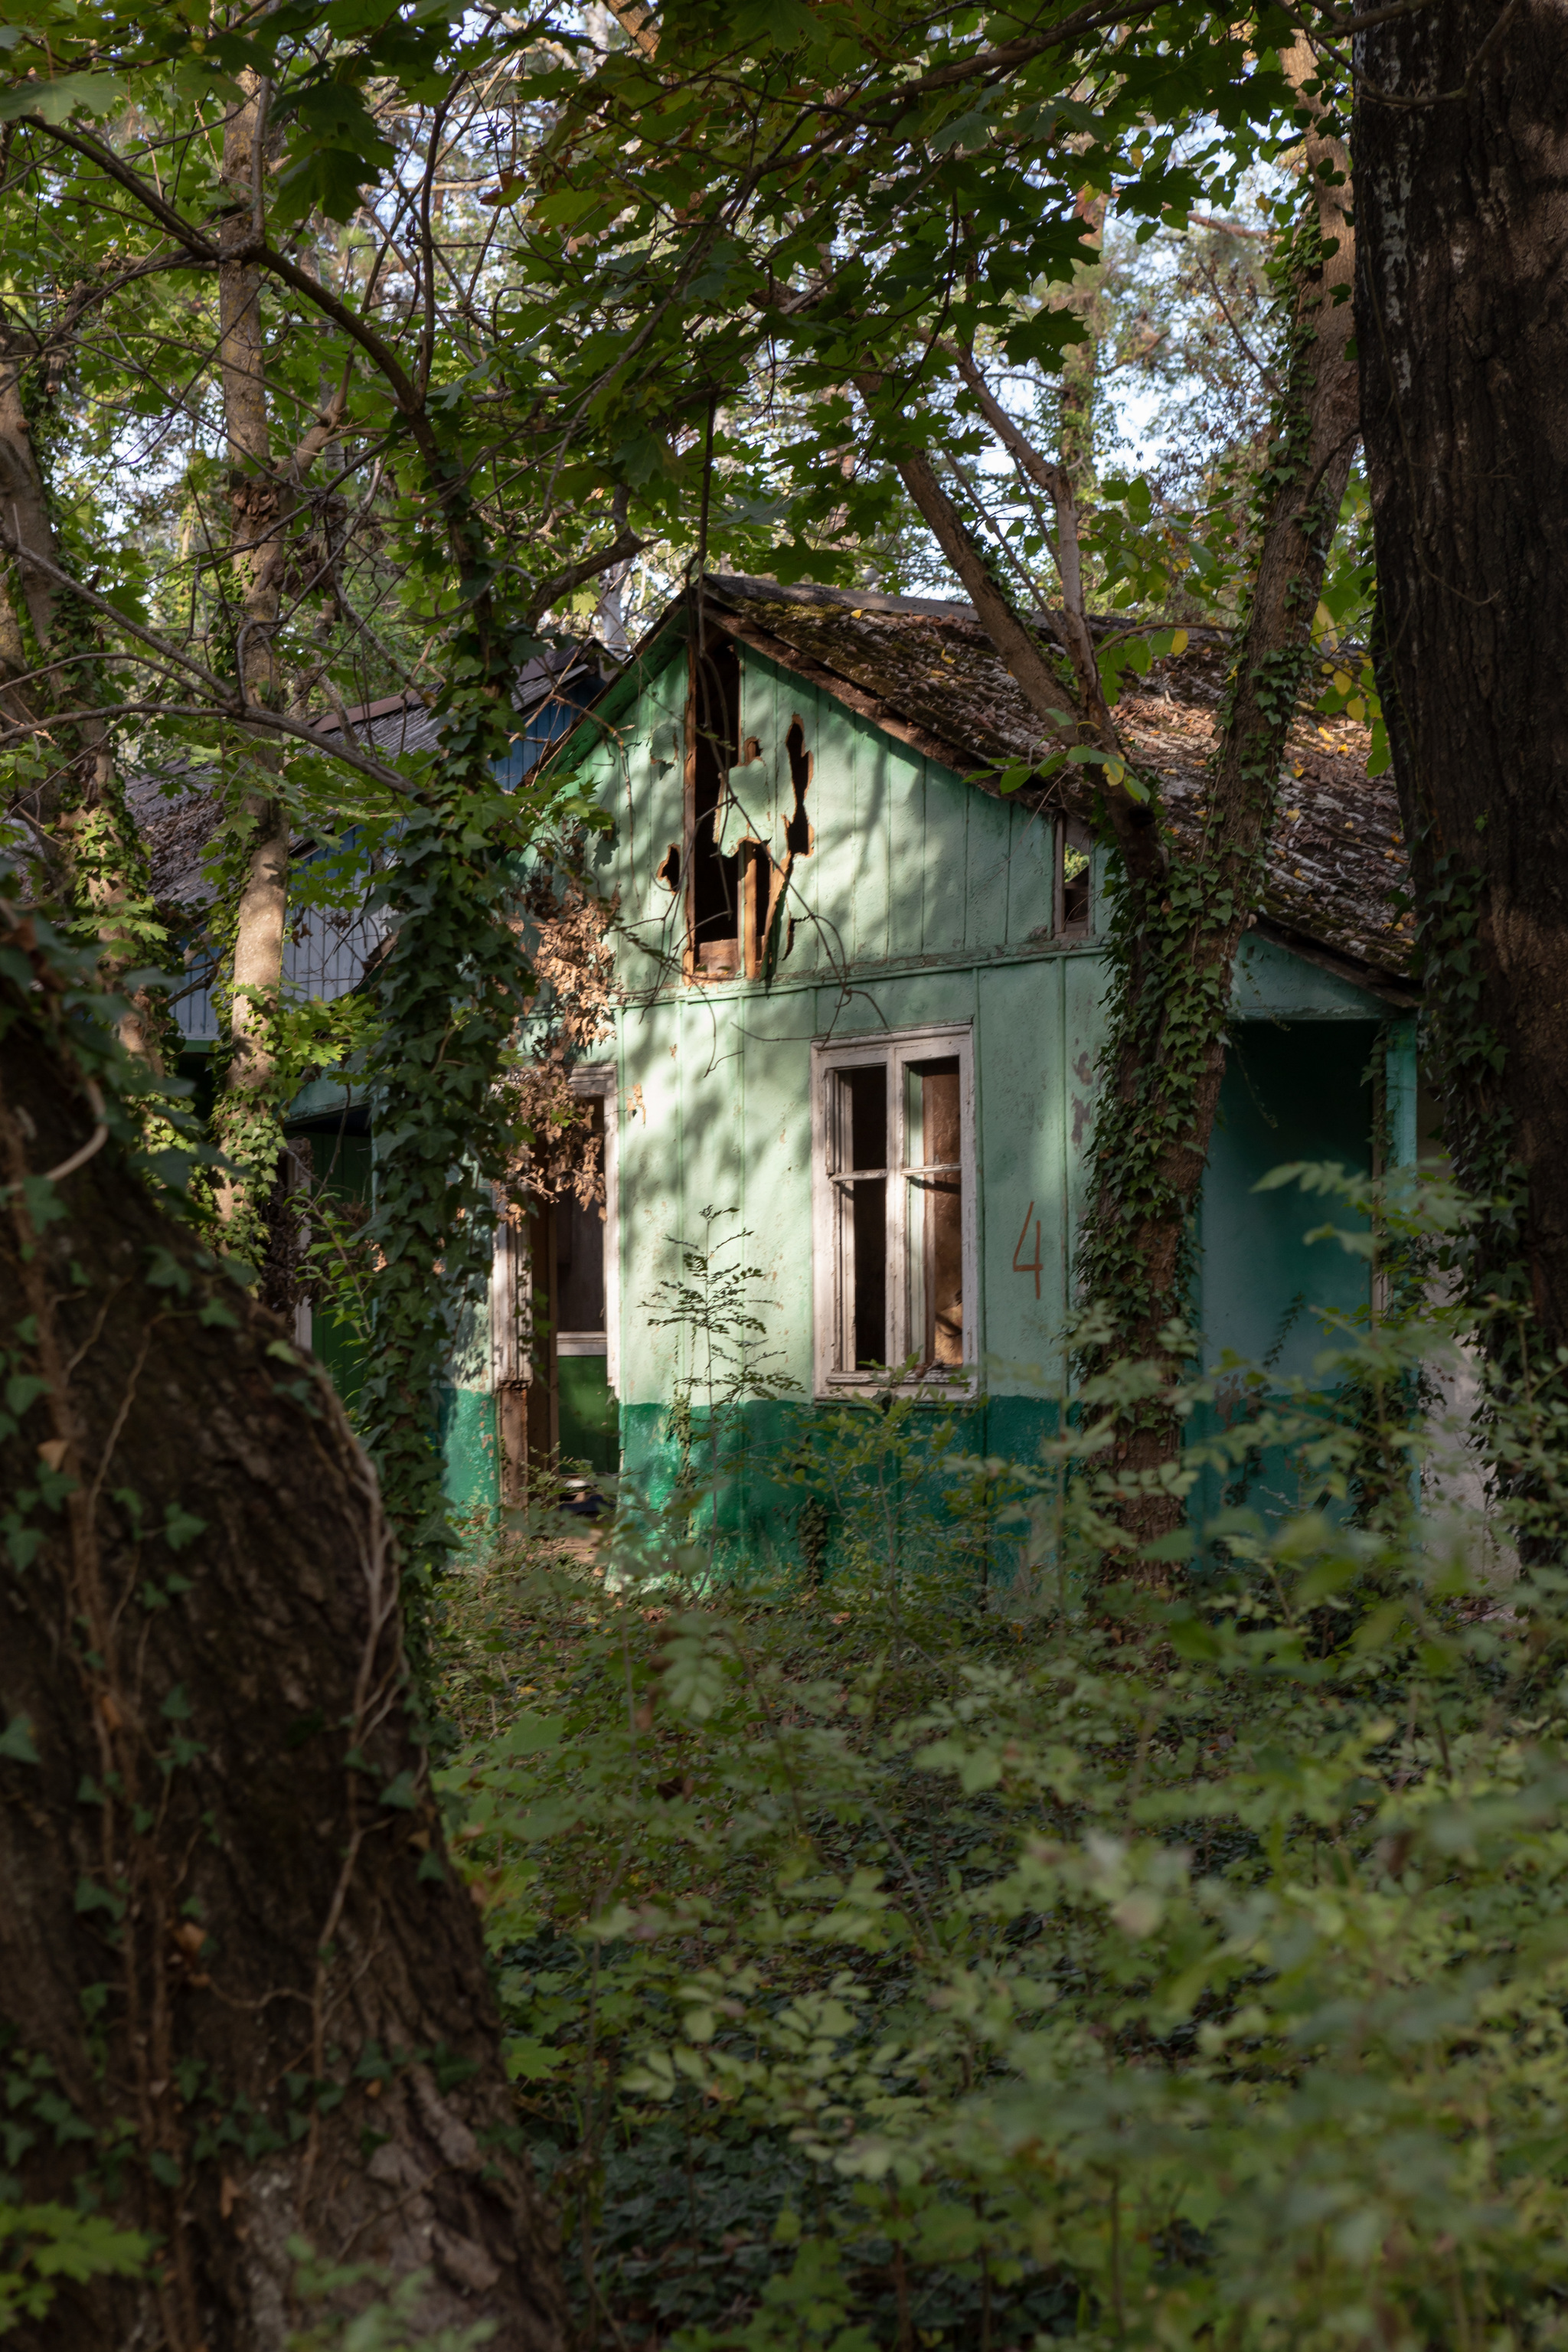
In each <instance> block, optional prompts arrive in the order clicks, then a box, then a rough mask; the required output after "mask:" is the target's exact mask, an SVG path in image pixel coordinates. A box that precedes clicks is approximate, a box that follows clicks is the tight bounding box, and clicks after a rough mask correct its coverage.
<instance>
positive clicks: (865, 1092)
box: [817, 1033, 977, 1385]
mask: <svg viewBox="0 0 1568 2352" xmlns="http://www.w3.org/2000/svg"><path fill="white" fill-rule="evenodd" d="M950 1036H951V1033H947V1034H938V1035H934V1036H930V1037H924V1038H922V1037H918V1036H911V1037H909V1038H908V1039H907V1040H906V1039H895V1040H891V1041H889V1045H888V1046H887V1048H886V1050H885V1051H882V1052H879V1053H873V1052H872V1051H869V1050H868V1048H867V1047H866V1046H865V1045H859V1046H856V1047H853V1048H851V1049H849V1050H850V1051H852V1053H853V1056H854V1058H853V1059H852V1060H847V1061H845V1062H840V1063H837V1064H832V1063H830V1064H829V1065H828V1066H827V1067H826V1069H825V1070H824V1072H823V1078H822V1083H823V1086H824V1088H825V1097H824V1102H823V1109H824V1113H825V1120H824V1128H825V1141H826V1147H827V1150H826V1166H825V1167H824V1168H823V1169H822V1171H821V1172H820V1175H819V1178H818V1182H819V1184H821V1185H823V1186H824V1187H825V1189H826V1198H824V1197H823V1193H822V1192H819V1193H818V1198H819V1200H820V1201H822V1205H823V1207H824V1209H825V1210H826V1213H827V1216H828V1219H829V1223H828V1224H827V1225H826V1227H822V1226H819V1227H818V1233H819V1235H820V1243H819V1246H822V1245H826V1247H827V1248H828V1249H829V1250H830V1252H831V1266H830V1270H829V1268H828V1267H827V1266H826V1265H825V1266H823V1267H822V1269H821V1274H822V1276H824V1277H826V1279H824V1280H823V1281H822V1283H821V1286H820V1287H819V1289H818V1293H817V1296H818V1300H819V1312H821V1313H823V1314H824V1316H825V1318H826V1319H825V1320H824V1321H823V1322H822V1323H820V1324H819V1325H818V1331H819V1334H820V1335H821V1344H822V1354H821V1355H819V1357H818V1363H819V1366H820V1367H821V1376H823V1377H826V1379H827V1380H829V1381H845V1382H850V1381H860V1382H861V1383H863V1384H866V1385H875V1384H876V1381H879V1379H881V1378H882V1377H885V1376H886V1374H887V1372H888V1371H889V1370H891V1371H892V1372H893V1373H894V1374H895V1375H898V1374H899V1372H900V1368H902V1367H906V1366H907V1367H910V1369H912V1370H914V1371H915V1372H916V1373H917V1375H919V1374H922V1373H923V1374H927V1375H930V1374H934V1373H937V1372H942V1373H944V1374H948V1375H951V1374H952V1373H954V1372H959V1371H962V1370H963V1369H964V1368H965V1367H968V1368H970V1369H971V1370H973V1364H974V1360H975V1356H976V1353H977V1349H976V1345H975V1341H976V1338H977V1335H976V1334H975V1332H974V1331H973V1328H968V1329H966V1327H965V1322H964V1305H965V1302H964V1276H963V1268H964V1256H965V1249H966V1246H967V1247H969V1248H970V1249H973V1235H971V1234H968V1232H967V1227H966V1224H965V1219H966V1216H967V1215H968V1214H969V1213H970V1211H971V1207H972V1204H971V1202H970V1201H969V1199H968V1197H967V1194H966V1192H965V1185H964V1173H963V1171H964V1166H965V1163H966V1161H967V1160H968V1159H969V1157H970V1153H971V1151H972V1149H973V1145H972V1139H968V1131H967V1129H966V1128H965V1124H964V1122H965V1120H966V1119H967V1118H969V1117H970V1115H971V1114H970V1110H969V1108H968V1096H967V1094H966V1092H965V1077H964V1073H965V1071H966V1069H967V1062H966V1060H965V1057H964V1049H963V1047H962V1046H960V1048H959V1050H958V1051H957V1052H953V1051H952V1050H951V1049H950V1050H948V1051H945V1052H944V1051H942V1050H941V1048H942V1047H943V1046H947V1045H948V1044H949V1038H950ZM972 1320H973V1310H972ZM868 1376H874V1378H868Z"/></svg>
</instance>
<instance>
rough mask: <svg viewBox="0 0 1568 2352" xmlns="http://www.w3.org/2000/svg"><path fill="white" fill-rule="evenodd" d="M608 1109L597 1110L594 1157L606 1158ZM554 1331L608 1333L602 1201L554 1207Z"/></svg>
mask: <svg viewBox="0 0 1568 2352" xmlns="http://www.w3.org/2000/svg"><path fill="white" fill-rule="evenodd" d="M604 1138H605V1106H604V1104H603V1103H602V1102H597V1101H596V1102H595V1105H594V1141H595V1158H596V1159H597V1160H598V1161H599V1162H600V1164H601V1165H602V1164H603V1161H604V1156H605V1141H604ZM555 1328H556V1333H557V1337H558V1338H559V1337H561V1336H563V1335H564V1334H568V1333H570V1334H573V1335H574V1336H575V1337H578V1338H587V1337H590V1336H591V1337H594V1338H602V1337H603V1336H604V1332H605V1219H604V1214H603V1212H602V1211H601V1209H600V1208H599V1206H598V1204H597V1202H595V1204H594V1205H593V1206H592V1207H590V1208H586V1209H585V1208H584V1206H583V1204H582V1202H580V1201H579V1200H578V1198H577V1196H576V1194H575V1193H574V1192H568V1193H567V1194H566V1195H565V1197H564V1199H563V1200H561V1201H559V1202H557V1203H556V1207H555Z"/></svg>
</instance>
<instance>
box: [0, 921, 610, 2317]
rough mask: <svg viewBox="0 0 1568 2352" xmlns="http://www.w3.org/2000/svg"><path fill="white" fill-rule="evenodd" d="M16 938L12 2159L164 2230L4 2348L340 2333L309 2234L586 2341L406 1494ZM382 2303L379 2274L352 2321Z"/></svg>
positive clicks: (348, 2284) (1, 1817)
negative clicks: (205, 1238) (447, 1801)
mask: <svg viewBox="0 0 1568 2352" xmlns="http://www.w3.org/2000/svg"><path fill="white" fill-rule="evenodd" d="M0 944H3V945H4V947H5V953H6V961H7V967H8V969H13V970H15V969H18V968H19V967H20V960H21V958H22V957H23V956H24V955H26V956H28V958H29V960H30V961H31V964H32V969H33V972H34V975H35V978H36V981H37V985H35V986H33V987H31V988H29V987H27V986H26V985H23V986H18V985H16V983H15V982H11V981H7V982H5V986H4V992H3V994H0V1181H4V1183H5V1188H6V1189H5V1194H4V1196H3V1197H0V1349H4V1351H5V1371H6V1375H7V1381H8V1386H7V1390H6V1401H7V1405H8V1414H7V1417H6V1418H5V1419H4V1420H3V1421H0V1478H3V1486H0V1491H3V1493H4V1496H5V1511H6V1514H7V1517H6V1518H5V1534H6V1545H5V1553H4V1555H3V1565H0V1582H3V1585H4V1596H5V1644H4V1649H3V1651H0V1709H3V1713H4V1718H5V1720H4V1728H3V1731H0V1883H3V1884H4V1886H5V1902H4V1904H3V1905H0V2048H3V2071H4V2072H5V2075H6V2078H7V2106H6V2121H7V2126H8V2132H9V2135H10V2152H9V2154H8V2157H7V2165H6V2169H7V2171H8V2172H9V2173H12V2174H16V2175H19V2176H20V2181H21V2189H22V2195H23V2197H24V2198H25V2199H26V2200H29V2201H32V2202H43V2201H47V2200H58V2201H62V2202H64V2203H66V2204H68V2205H69V2204H71V2203H73V2202H74V2201H75V2200H76V2197H77V2196H78V2194H79V2193H80V2192H81V2191H83V2190H86V2191H88V2192H89V2195H90V2196H91V2197H92V2198H93V2199H96V2200H97V2201H98V2203H99V2205H100V2209H101V2210H103V2211H104V2212H105V2213H107V2214H108V2215H109V2216H110V2217H111V2218H112V2219H113V2220H114V2221H115V2222H116V2223H117V2224H119V2225H120V2226H121V2227H122V2228H125V2229H130V2230H135V2231H141V2232H143V2233H144V2234H145V2236H146V2237H147V2238H148V2239H150V2240H152V2241H153V2242H155V2244H156V2248H157V2252H156V2255H155V2258H154V2259H153V2260H151V2261H150V2262H149V2263H147V2265H146V2266H145V2270H144V2273H143V2275H142V2277H141V2278H139V2279H130V2280H121V2281H116V2282H99V2283H97V2284H90V2285H72V2284H65V2283H61V2284H60V2285H59V2289H58V2295H57V2298H56V2300H55V2302H54V2304H53V2305H52V2307H51V2308H50V2310H49V2311H48V2312H47V2315H44V2316H43V2317H42V2318H34V2319H32V2320H30V2321H24V2322H23V2323H22V2325H21V2326H18V2327H16V2330H15V2332H14V2334H13V2335H12V2336H11V2337H10V2339H9V2340H10V2341H12V2342H14V2343H15V2344H16V2346H17V2347H18V2352H76V2347H83V2346H87V2345H103V2346H106V2347H107V2346H110V2345H114V2346H120V2345H132V2344H135V2345H139V2346H145V2347H148V2352H202V2347H206V2352H220V2347H221V2352H284V2346H285V2343H286V2341H287V2340H288V2339H289V2335H290V2331H291V2330H292V2329H295V2328H300V2327H303V2326H307V2325H309V2324H310V2322H311V2321H312V2320H313V2319H318V2318H320V2316H321V2314H320V2312H319V2311H312V2310H310V2309H307V2308H306V2307H305V2306H304V2305H303V2304H302V2302H301V2300H300V2292H299V2289H300V2280H299V2277H298V2263H297V2259H296V2252H295V2251H294V2250H293V2249H292V2248H291V2246H290V2241H291V2240H299V2239H303V2240H304V2241H307V2242H309V2244H310V2246H311V2247H312V2248H313V2249H314V2252H315V2254H316V2257H317V2259H318V2260H319V2261H321V2262H325V2263H347V2264H368V2265H371V2266H372V2268H373V2270H374V2272H375V2273H378V2274H379V2276H380V2277H381V2278H382V2279H383V2280H389V2281H395V2280H398V2279H402V2278H406V2277H408V2276H409V2274H410V2273H414V2272H415V2271H424V2272H426V2273H428V2284H427V2286H426V2290H425V2292H424V2294H423V2295H422V2296H419V2297H416V2299H417V2301H418V2305H419V2307H418V2309H417V2311H416V2313H415V2314H414V2315H412V2317H411V2319H410V2322H409V2325H410V2326H411V2328H412V2329H413V2330H414V2332H415V2333H416V2334H417V2335H418V2338H419V2340H420V2341H424V2340H425V2331H426V2330H428V2331H429V2332H430V2333H431V2334H432V2335H434V2333H435V2332H436V2331H437V2330H440V2329H443V2328H467V2327H468V2326H471V2325H473V2324H474V2323H476V2322H479V2321H487V2320H488V2321H489V2322H490V2323H492V2325H493V2328H494V2333H493V2334H492V2335H491V2336H490V2337H489V2341H490V2343H491V2346H492V2347H494V2352H501V2347H504V2352H557V2347H559V2346H560V2344H561V2342H562V2337H563V2308H562V2299H561V2290H560V2285H559V2281H558V2276H557V2272H556V2267H555V2260H554V2255H553V2252H552V2245H551V2241H550V2235H549V2231H548V2228H547V2225H546V2223H545V2221H544V2218H543V2216H542V2210H541V2209H540V2207H539V2205H538V2203H537V2202H536V2200H535V2198H534V2194H533V2192H532V2189H531V2186H530V2183H529V2179H528V2177H527V2174H526V2169H525V2168H524V2166H523V2164H522V2163H521V2159H520V2158H519V2157H518V2155H517V2153H516V2139H515V2131H514V2126H513V2111H512V2106H511V2101H510V2095H509V2092H508V2088H507V2084H506V2078H505V2073H504V2069H503V2066H502V2063H501V2056H500V2040H499V2030H498V2023H497V2019H496V2015H495V2011H494V2008H493V2004H492V2000H491V1996H490V1991H489V1983H488V1979H487V1975H486V1969H485V1963H484V1956H483V1952H482V1948H481V1944H480V1937H479V1922H478V1918H477V1916H476V1913H475V1909H474V1906H473V1904H472V1903H471V1901H470V1900H469V1898H468V1893H467V1892H466V1890H465V1889H464V1887H463V1886H462V1885H461V1884H460V1883H459V1882H458V1880H457V1878H456V1876H455V1874H454V1873H453V1871H452V1868H451V1864H450V1862H449V1860H448V1858H447V1853H446V1852H445V1849H444V1846H443V1841H442V1833H441V1823H440V1816H439V1812H438V1810H437V1805H436V1803H435V1801H434V1799H433V1797H432V1795H431V1791H430V1787H429V1781H428V1774H427V1766H426V1757H425V1755H424V1753H423V1751H422V1750H421V1749H420V1748H419V1747H418V1746H417V1745H416V1741H415V1738H414V1737H413V1734H412V1729H411V1715H410V1707H409V1695H408V1682H407V1675H406V1671H405V1663H404V1654H403V1648H402V1642H401V1636H400V1633H399V1612H398V1591H397V1572H396V1564H395V1558H394V1552H393V1547H392V1543H391V1539H390V1537H389V1534H388V1530H387V1528H386V1525H385V1522H384V1518H383V1515H382V1510H381V1505H380V1500H379V1497H378V1495H377V1491H376V1483H375V1478H374V1473H373V1472H372V1470H371V1468H370V1466H369V1465H368V1463H367V1462H366V1460H365V1457H364V1455H363V1454H362V1453H361V1451H360V1449H359V1447H358V1446H357V1444H355V1443H354V1441H353V1437H352V1436H351V1435H350V1433H349V1431H348V1428H347V1426H346V1423H344V1421H343V1417H342V1412H341V1409H340V1408H339V1406H338V1404H337V1402H336V1400H335V1398H334V1397H333V1395H332V1392H331V1389H330V1387H329V1385H328V1384H327V1382H326V1381H325V1380H324V1379H323V1378H321V1376H319V1375H316V1374H314V1373H312V1372H311V1371H310V1370H309V1369H308V1368H307V1367H306V1366H305V1365H304V1364H303V1363H302V1362H301V1361H300V1360H299V1359H297V1358H295V1357H293V1355H292V1351H291V1350H290V1349H288V1348H287V1346H286V1345H285V1344H284V1342H283V1341H282V1338H281V1327H280V1326H279V1323H278V1322H277V1321H276V1319H275V1318H272V1317H271V1316H269V1315H268V1313H267V1312H266V1310H265V1309H263V1308H260V1307H258V1306H257V1305H256V1304H255V1302H254V1301H252V1300H251V1299H250V1298H248V1297H247V1296H246V1295H245V1294H244V1293H243V1292H242V1291H240V1290H238V1289H237V1287H236V1286H234V1285H233V1284H232V1283H231V1282H229V1281H228V1280H226V1278H225V1277H224V1276H223V1275H222V1274H221V1273H220V1272H219V1271H218V1269H217V1267H216V1265H215V1263H214V1261H213V1260H212V1258H211V1257H210V1255H207V1254H205V1252H203V1251H202V1250H201V1249H199V1248H198V1247H197V1246H196V1244H195V1240H194V1238H193V1236H192V1235H191V1234H189V1233H188V1232H187V1231H186V1230H185V1229H184V1228H183V1227H180V1226H176V1225H174V1224H173V1223H170V1222H169V1221H168V1220H167V1219H166V1218H165V1217H164V1216H163V1213H161V1212H160V1211H159V1209H158V1208H157V1207H156V1205H155V1203H154V1202H153V1200H152V1198H151V1197H150V1196H149V1195H148V1194H147V1193H146V1192H144V1191H143V1190H142V1188H141V1186H140V1184H139V1183H138V1181H137V1180H136V1177H135V1175H134V1173H133V1172H132V1170H131V1169H130V1168H129V1167H128V1165H127V1163H126V1160H125V1156H124V1152H123V1150H122V1148H121V1144H120V1143H119V1142H118V1141H117V1140H115V1139H110V1140H109V1141H107V1142H105V1140H104V1131H105V1129H123V1127H124V1125H125V1122H124V1121H123V1120H122V1119H121V1118H119V1117H118V1115H117V1111H116V1106H115V1101H114V1097H113V1093H112V1085H111V1081H112V1075H113V1074H112V1069H111V1068H110V1067H108V1066H105V1064H104V1062H103V1061H102V1060H101V1059H100V1062H99V1064H98V1066H97V1067H96V1070H95V1069H94V1067H93V1066H91V1064H90V1062H89V1064H88V1066H85V1067H84V1065H83V1061H82V1059H81V1058H80V1055H81V1054H82V1053H84V1052H85V1053H88V1054H90V1052H91V1050H92V1048H91V1039H90V1034H89V1036H88V1037H87V1039H86V1040H85V1042H79V1041H76V1040H73V1035H72V1032H73V1027H76V1026H79V1024H72V1023H71V1022H70V1021H69V1019H68V1017H66V1016H65V1015H63V1014H60V1013H55V1012H54V1010H53V1008H54V1007H55V1006H57V1005H58V1003H59V1002H60V992H61V988H62V986H63V984H64V982H65V980H66V978H67V977H68V976H69V977H74V975H68V974H67V973H64V972H62V969H61V963H60V960H59V958H58V955H54V954H52V953H51V952H50V951H49V950H47V945H46V947H45V948H43V949H41V948H40V945H39V934H38V930H37V926H36V924H34V923H33V922H32V921H30V920H29V919H27V918H26V916H24V915H22V914H21V913H20V912H19V911H18V910H17V908H16V904H15V902H14V901H13V900H10V899H6V898H0ZM51 1031H52V1033H53V1034H50V1033H51ZM106 1096H107V1097H108V1098H109V1099H108V1108H107V1110H105V1109H104V1108H103V1106H104V1100H105V1097H106ZM95 1122H96V1124H95ZM95 1141H96V1143H97V1144H98V1145H100V1146H101V1148H100V1149H98V1150H93V1149H92V1146H93V1144H94V1142H95ZM84 1144H85V1146H86V1147H87V1149H86V1152H85V1155H84V1150H83V1147H84ZM73 1161H75V1162H76V1163H78V1164H76V1165H75V1166H74V1172H61V1173H58V1174H57V1176H56V1180H55V1181H53V1182H51V1181H48V1175H47V1172H46V1171H65V1170H69V1169H71V1166H72V1163H73ZM376 2291H377V2289H376V2287H375V2286H374V2284H373V2283H370V2282H367V2281H366V2280H365V2279H364V2277H363V2274H361V2275H360V2276H359V2277H358V2278H357V2281H356V2277H355V2275H354V2274H353V2273H350V2275H349V2276H348V2277H347V2278H343V2277H340V2279H339V2280H338V2281H337V2283H336V2284H335V2286H334V2287H333V2289H332V2290H331V2293H330V2294H329V2296H328V2309H329V2310H330V2311H335V2312H337V2313H340V2314H341V2313H342V2312H344V2311H347V2310H352V2309H353V2308H355V2307H357V2306H359V2305H363V2303H364V2302H365V2301H367V2300H368V2299H369V2298H370V2297H371V2295H372V2294H374V2292H376ZM333 2340H336V2339H335V2337H334V2339H333ZM376 2340H377V2341H378V2342H379V2341H381V2340H383V2339H382V2337H381V2336H377V2338H376ZM397 2340H398V2341H399V2342H401V2341H403V2340H404V2339H403V2337H402V2336H399V2337H398V2339H397ZM465 2340H466V2339H465Z"/></svg>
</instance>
